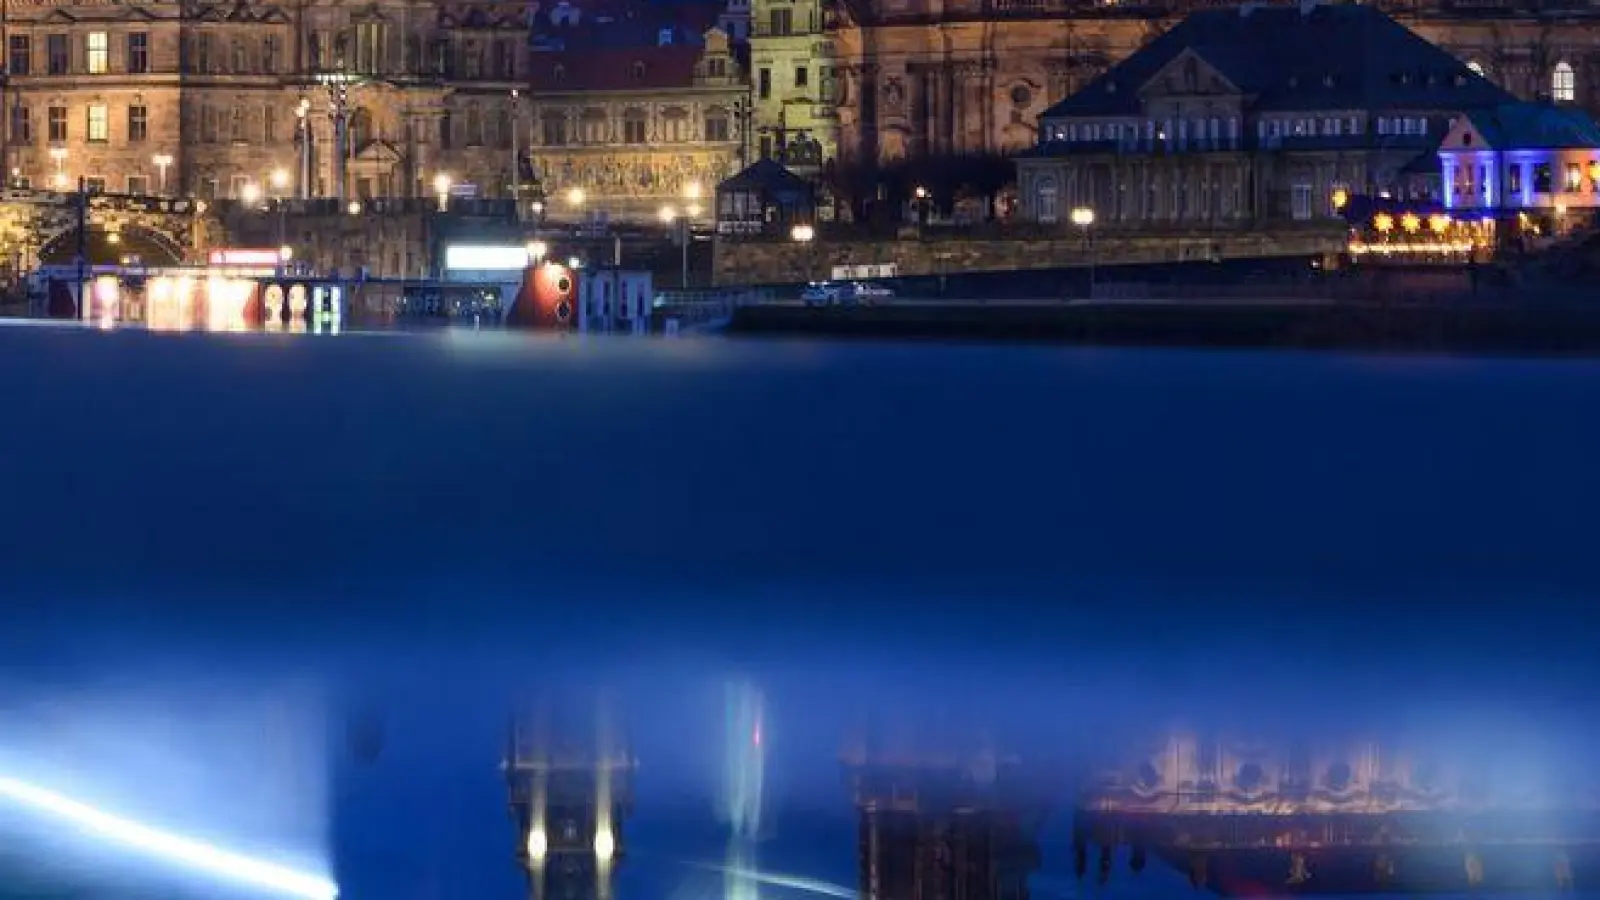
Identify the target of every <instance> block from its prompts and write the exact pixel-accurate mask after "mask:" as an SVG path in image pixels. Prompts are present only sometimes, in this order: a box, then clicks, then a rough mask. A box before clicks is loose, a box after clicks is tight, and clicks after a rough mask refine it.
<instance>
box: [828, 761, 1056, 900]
mask: <svg viewBox="0 0 1600 900" xmlns="http://www.w3.org/2000/svg"><path fill="white" fill-rule="evenodd" d="M844 762H845V767H846V771H847V774H848V776H849V779H850V784H851V788H852V790H853V792H854V795H855V803H856V808H857V810H858V811H859V816H860V820H859V821H860V825H859V877H860V891H861V897H862V900H1027V898H1028V896H1029V892H1028V879H1029V876H1030V875H1032V873H1033V872H1034V871H1036V870H1037V869H1038V867H1039V844H1038V839H1037V837H1036V835H1037V833H1038V829H1039V827H1040V825H1041V824H1042V822H1043V820H1044V817H1045V814H1046V813H1047V812H1048V805H1047V804H1046V803H1045V802H1044V801H1042V800H1041V799H1040V797H1039V793H1038V792H1037V791H1033V792H1030V791H1028V790H1027V789H1026V787H1025V786H1023V785H1022V784H1021V783H1020V781H1019V775H1020V771H1021V770H1020V767H1019V765H1018V763H1017V761H1016V760H1013V759H1007V758H1002V757H999V756H997V755H996V754H995V753H994V752H993V751H990V750H980V751H977V752H973V753H963V752H948V753H930V752H918V751H911V750H909V749H892V748H890V747H878V746H873V745H872V744H870V743H869V742H868V741H867V740H861V741H858V742H857V743H856V744H855V745H854V746H852V747H850V748H849V749H847V750H846V752H845V757H844Z"/></svg>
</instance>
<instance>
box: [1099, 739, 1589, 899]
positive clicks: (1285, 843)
mask: <svg viewBox="0 0 1600 900" xmlns="http://www.w3.org/2000/svg"><path fill="white" fill-rule="evenodd" d="M1493 750H1494V748H1487V747H1483V746H1481V745H1480V746H1479V747H1477V748H1476V749H1474V750H1473V752H1472V753H1470V754H1468V755H1467V756H1465V757H1460V756H1458V757H1450V756H1444V755H1439V754H1438V753H1437V751H1436V750H1435V752H1432V753H1424V752H1414V751H1411V750H1407V749H1405V748H1401V747H1398V746H1387V745H1381V744H1378V743H1371V742H1363V743H1351V744H1349V745H1323V746H1318V745H1314V744H1307V743H1271V742H1262V741H1250V740H1225V739H1217V738H1211V737H1200V736H1195V735H1177V736H1173V737H1171V738H1170V739H1168V740H1166V741H1164V742H1162V743H1160V744H1158V745H1157V746H1155V747H1153V748H1152V749H1151V751H1150V752H1148V753H1144V754H1140V753H1132V754H1129V755H1128V757H1127V758H1126V759H1124V760H1122V761H1120V762H1119V763H1117V764H1114V765H1112V766H1109V767H1108V769H1107V771H1106V772H1105V773H1104V775H1103V777H1101V778H1100V779H1098V780H1096V781H1095V782H1093V783H1092V784H1091V786H1090V787H1089V789H1088V790H1086V791H1085V792H1084V794H1083V796H1082V798H1081V799H1080V802H1079V806H1078V810H1077V813H1076V817H1075V856H1076V862H1077V868H1078V874H1079V875H1080V877H1081V876H1083V875H1085V874H1086V873H1087V871H1088V869H1089V867H1090V860H1091V857H1093V858H1094V859H1096V860H1097V861H1098V862H1097V863H1096V867H1097V869H1098V871H1099V873H1100V876H1101V877H1102V879H1103V878H1105V877H1107V876H1108V875H1109V874H1110V872H1111V869H1112V867H1113V863H1114V861H1115V858H1116V857H1117V856H1118V855H1119V854H1120V853H1121V852H1122V849H1123V848H1127V857H1126V858H1127V860H1128V864H1129V866H1130V867H1131V868H1132V869H1133V870H1134V871H1139V870H1141V869H1143V868H1144V866H1145V864H1146V862H1147V859H1148V858H1149V857H1152V856H1153V857H1155V858H1157V859H1160V860H1162V861H1165V862H1166V863H1168V864H1170V865H1172V866H1173V867H1175V868H1177V869H1178V870H1179V871H1181V872H1185V873H1187V874H1188V876H1189V879H1190V882H1191V883H1192V884H1193V885H1194V886H1195V887H1196V888H1203V889H1209V890H1214V891H1217V892H1220V893H1221V894H1223V895H1224V896H1241V895H1242V896H1283V895H1291V894H1300V893H1318V894H1354V893H1395V894H1405V893H1417V892H1459V893H1466V892H1468V891H1474V890H1484V891H1489V890H1496V889H1501V890H1522V891H1539V890H1552V889H1553V890H1571V889H1573V887H1574V886H1575V885H1586V884H1591V883H1593V881H1592V879H1593V878H1594V877H1596V876H1600V852H1597V850H1596V849H1595V848H1596V846H1597V845H1596V844H1595V842H1594V840H1593V838H1594V836H1595V835H1596V834H1597V828H1600V806H1596V804H1595V800H1596V797H1595V795H1594V793H1593V790H1592V787H1593V785H1592V779H1590V780H1588V781H1589V783H1588V784H1582V783H1578V782H1574V781H1570V780H1563V779H1561V778H1560V777H1558V773H1557V772H1553V771H1550V770H1548V769H1546V768H1545V767H1544V766H1543V765H1539V764H1536V763H1533V762H1532V759H1533V758H1537V757H1531V758H1521V759H1518V758H1517V755H1516V754H1515V753H1509V754H1507V753H1504V752H1502V753H1501V754H1500V755H1501V757H1502V758H1498V759H1494V760H1492V761H1491V760H1489V759H1486V758H1485V755H1486V754H1485V751H1490V752H1489V753H1488V754H1487V755H1495V753H1494V752H1493ZM1471 757H1476V759H1470V758H1471Z"/></svg>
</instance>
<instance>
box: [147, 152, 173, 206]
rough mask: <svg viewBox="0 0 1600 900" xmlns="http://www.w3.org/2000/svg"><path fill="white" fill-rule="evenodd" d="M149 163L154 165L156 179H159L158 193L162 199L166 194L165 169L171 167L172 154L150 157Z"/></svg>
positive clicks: (159, 154)
mask: <svg viewBox="0 0 1600 900" xmlns="http://www.w3.org/2000/svg"><path fill="white" fill-rule="evenodd" d="M150 161H151V162H153V163H155V165H156V177H157V178H158V179H160V185H161V187H160V192H161V195H162V196H163V197H164V196H166V194H167V169H168V168H169V167H170V166H171V165H172V154H170V153H157V154H156V155H155V156H152V157H150Z"/></svg>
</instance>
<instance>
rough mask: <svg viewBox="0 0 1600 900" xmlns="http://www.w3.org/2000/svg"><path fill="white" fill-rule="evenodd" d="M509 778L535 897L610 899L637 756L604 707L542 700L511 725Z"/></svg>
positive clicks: (551, 899)
mask: <svg viewBox="0 0 1600 900" xmlns="http://www.w3.org/2000/svg"><path fill="white" fill-rule="evenodd" d="M508 743H509V745H508V747H507V751H506V760H505V764H504V765H505V772H506V782H507V786H508V787H509V789H510V794H511V814H512V818H513V820H514V821H515V822H516V823H517V834H518V858H519V860H520V861H521V863H522V864H523V866H524V867H525V868H526V870H527V873H528V885H529V895H530V897H531V898H532V900H609V898H610V897H612V889H611V885H612V876H613V874H614V870H615V868H616V866H617V865H618V864H619V863H620V862H621V861H622V857H623V846H624V845H623V831H622V825H623V822H624V820H625V819H626V817H627V815H628V813H629V812H630V811H631V810H632V806H633V770H634V767H635V762H634V759H633V756H632V754H631V753H630V752H629V750H628V746H627V742H626V741H625V740H624V739H623V737H622V735H621V734H620V732H619V731H618V730H617V728H616V726H615V723H614V722H613V721H612V720H611V718H610V716H609V715H608V714H607V712H606V710H605V709H604V707H602V706H600V705H599V704H588V705H585V706H579V707H576V708H571V709H564V708H559V707H557V706H555V705H554V704H550V703H546V704H542V705H541V706H540V707H539V708H538V709H537V710H536V711H535V712H534V713H532V714H530V715H528V716H525V717H522V718H519V719H518V720H517V721H515V722H514V723H513V724H512V728H511V736H510V740H509V742H508Z"/></svg>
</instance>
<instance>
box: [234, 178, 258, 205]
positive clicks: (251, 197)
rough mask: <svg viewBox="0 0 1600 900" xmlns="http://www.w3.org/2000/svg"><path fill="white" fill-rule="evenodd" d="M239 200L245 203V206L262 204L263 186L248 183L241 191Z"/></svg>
mask: <svg viewBox="0 0 1600 900" xmlns="http://www.w3.org/2000/svg"><path fill="white" fill-rule="evenodd" d="M239 199H240V200H243V201H244V205H245V206H249V207H253V206H255V205H256V204H257V203H260V202H261V186H260V185H258V184H256V183H255V182H254V181H250V182H246V183H245V185H244V187H241V188H240V189H239Z"/></svg>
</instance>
